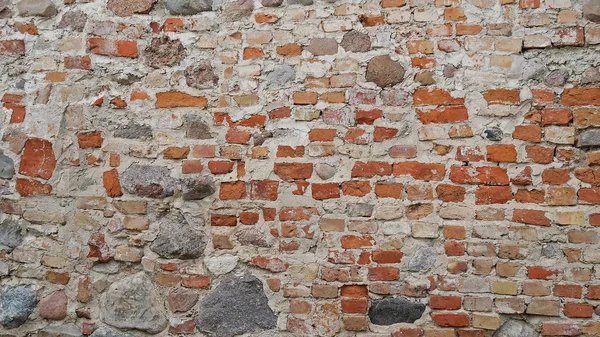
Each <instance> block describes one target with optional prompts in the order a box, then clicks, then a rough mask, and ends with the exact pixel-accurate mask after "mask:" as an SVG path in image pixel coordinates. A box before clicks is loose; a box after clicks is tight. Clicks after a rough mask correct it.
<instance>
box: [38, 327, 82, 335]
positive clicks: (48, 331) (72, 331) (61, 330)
mask: <svg viewBox="0 0 600 337" xmlns="http://www.w3.org/2000/svg"><path fill="white" fill-rule="evenodd" d="M37 337H83V335H82V334H81V331H80V330H79V328H78V327H77V326H76V325H74V324H66V325H53V326H49V327H45V328H44V329H42V330H40V332H38V334H37Z"/></svg>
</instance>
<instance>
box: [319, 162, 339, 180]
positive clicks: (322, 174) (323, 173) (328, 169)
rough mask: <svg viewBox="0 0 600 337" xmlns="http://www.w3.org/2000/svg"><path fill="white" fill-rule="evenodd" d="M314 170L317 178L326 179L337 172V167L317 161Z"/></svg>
mask: <svg viewBox="0 0 600 337" xmlns="http://www.w3.org/2000/svg"><path fill="white" fill-rule="evenodd" d="M315 171H316V172H317V175H318V176H319V178H321V179H323V180H327V179H329V178H331V177H333V176H334V175H335V174H336V173H337V168H335V166H331V165H329V164H323V163H319V164H316V165H315Z"/></svg>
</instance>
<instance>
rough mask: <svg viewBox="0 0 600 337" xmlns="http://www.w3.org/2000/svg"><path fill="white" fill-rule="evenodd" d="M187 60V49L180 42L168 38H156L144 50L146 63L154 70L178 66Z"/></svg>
mask: <svg viewBox="0 0 600 337" xmlns="http://www.w3.org/2000/svg"><path fill="white" fill-rule="evenodd" d="M184 58H185V47H184V46H183V44H182V43H181V41H179V40H171V39H170V38H169V37H168V36H166V35H164V36H161V37H155V38H153V39H152V42H150V45H149V46H148V47H146V49H144V62H145V63H146V65H148V66H150V67H153V68H162V67H171V66H174V65H178V64H179V63H180V62H181V60H183V59H184Z"/></svg>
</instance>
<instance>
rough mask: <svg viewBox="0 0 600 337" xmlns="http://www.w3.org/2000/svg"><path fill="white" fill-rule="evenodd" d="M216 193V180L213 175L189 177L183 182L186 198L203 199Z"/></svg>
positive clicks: (184, 196)
mask: <svg viewBox="0 0 600 337" xmlns="http://www.w3.org/2000/svg"><path fill="white" fill-rule="evenodd" d="M214 193H215V182H214V181H213V179H212V178H211V177H199V178H195V179H187V180H185V181H184V182H183V199H184V200H202V199H204V198H206V197H208V196H211V195H213V194H214Z"/></svg>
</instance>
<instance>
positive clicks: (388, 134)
mask: <svg viewBox="0 0 600 337" xmlns="http://www.w3.org/2000/svg"><path fill="white" fill-rule="evenodd" d="M397 134H398V129H396V128H385V127H382V126H376V127H375V130H374V131H373V141H374V142H376V143H381V142H383V141H386V140H388V139H392V138H394V137H395V136H396V135H397ZM393 147H395V146H393ZM394 154H395V152H393V150H392V148H390V157H392V158H403V157H394ZM407 158H413V157H407Z"/></svg>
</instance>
